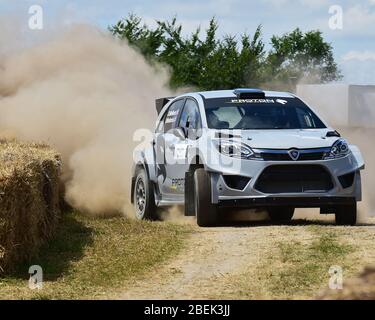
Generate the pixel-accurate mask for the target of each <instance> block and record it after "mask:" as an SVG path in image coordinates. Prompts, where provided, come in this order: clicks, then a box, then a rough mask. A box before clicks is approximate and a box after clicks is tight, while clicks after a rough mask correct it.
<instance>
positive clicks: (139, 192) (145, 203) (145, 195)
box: [133, 169, 156, 220]
mask: <svg viewBox="0 0 375 320" xmlns="http://www.w3.org/2000/svg"><path fill="white" fill-rule="evenodd" d="M133 197H134V207H135V216H136V218H137V219H138V220H155V218H156V205H155V197H154V187H153V185H152V183H151V182H150V181H149V179H148V176H147V173H146V171H145V170H144V169H139V170H138V171H137V177H136V179H135V184H134V193H133Z"/></svg>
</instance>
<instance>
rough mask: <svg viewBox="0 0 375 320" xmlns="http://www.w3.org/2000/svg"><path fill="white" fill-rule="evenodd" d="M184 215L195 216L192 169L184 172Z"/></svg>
mask: <svg viewBox="0 0 375 320" xmlns="http://www.w3.org/2000/svg"><path fill="white" fill-rule="evenodd" d="M185 216H195V204H194V171H192V170H191V171H188V172H186V173H185Z"/></svg>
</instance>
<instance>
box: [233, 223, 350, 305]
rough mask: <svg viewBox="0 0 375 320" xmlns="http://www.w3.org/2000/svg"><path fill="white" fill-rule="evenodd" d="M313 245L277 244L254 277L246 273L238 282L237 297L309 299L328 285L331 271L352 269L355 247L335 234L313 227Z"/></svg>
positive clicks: (236, 283) (236, 281)
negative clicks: (333, 269)
mask: <svg viewBox="0 0 375 320" xmlns="http://www.w3.org/2000/svg"><path fill="white" fill-rule="evenodd" d="M309 229H310V231H311V232H312V234H313V236H314V240H313V241H312V242H310V243H306V242H304V243H301V242H295V241H294V242H277V243H276V244H275V250H274V251H273V252H272V253H268V255H267V256H266V258H265V260H264V263H263V264H261V265H260V266H258V267H257V269H256V271H255V273H254V274H249V273H243V274H242V275H240V276H239V277H238V278H237V279H235V280H234V283H235V285H236V286H237V289H236V293H235V296H238V297H239V298H242V299H257V298H261V299H301V298H302V299H308V298H313V297H314V296H316V293H317V292H318V290H319V289H320V288H323V287H326V286H327V285H328V279H329V273H328V270H329V268H330V267H331V266H332V265H339V266H341V267H342V268H344V270H350V268H351V267H352V263H354V262H353V261H351V260H350V259H348V255H350V254H351V253H352V252H354V250H355V248H354V247H353V246H351V245H349V244H345V243H342V242H340V241H339V239H338V235H337V234H336V233H335V232H334V231H328V230H325V229H324V228H322V227H309Z"/></svg>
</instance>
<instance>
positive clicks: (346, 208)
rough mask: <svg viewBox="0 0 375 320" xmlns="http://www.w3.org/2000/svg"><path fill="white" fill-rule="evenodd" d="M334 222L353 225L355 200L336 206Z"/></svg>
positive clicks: (355, 208)
mask: <svg viewBox="0 0 375 320" xmlns="http://www.w3.org/2000/svg"><path fill="white" fill-rule="evenodd" d="M335 218H336V224H337V225H340V226H345V225H347V226H354V225H355V224H356V222H357V202H354V203H352V204H347V205H342V206H338V207H337V208H336V212H335Z"/></svg>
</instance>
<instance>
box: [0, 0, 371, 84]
mask: <svg viewBox="0 0 375 320" xmlns="http://www.w3.org/2000/svg"><path fill="white" fill-rule="evenodd" d="M35 4H37V5H40V6H41V7H42V8H43V22H44V28H43V30H45V31H47V32H48V29H53V28H56V26H57V25H58V26H61V25H62V26H65V25H69V24H71V23H75V22H88V23H91V24H95V25H97V26H99V27H101V28H104V29H106V28H107V27H108V26H109V25H112V24H114V23H116V22H117V21H118V20H120V19H121V18H124V17H126V16H127V15H128V14H129V13H135V14H137V15H139V16H140V17H142V18H143V19H144V21H145V22H146V23H147V24H149V25H151V26H152V25H155V20H165V19H171V18H173V17H174V16H177V18H178V21H179V22H180V23H181V24H182V26H183V30H184V33H186V34H188V33H191V32H193V31H194V30H195V29H196V27H197V26H201V28H202V29H203V30H204V29H205V28H206V27H207V25H208V22H209V20H210V19H211V18H212V17H213V16H215V17H216V19H217V20H218V22H219V25H220V27H219V31H218V32H219V35H221V36H223V35H225V34H232V35H241V34H242V33H244V32H247V33H250V34H252V33H253V32H254V30H255V29H256V27H257V26H258V25H259V24H261V25H262V26H263V38H264V41H265V43H266V44H268V45H269V42H270V38H271V36H272V35H282V34H283V33H286V32H289V31H291V30H293V29H295V28H296V27H299V28H301V29H302V30H303V31H308V30H317V29H319V30H321V31H322V32H323V36H324V38H325V39H326V40H327V41H328V42H330V43H331V44H332V46H333V49H334V55H335V59H336V61H337V62H338V64H339V67H340V68H341V70H342V73H343V75H344V80H343V81H344V82H345V83H351V84H375V0H359V1H355V0H344V1H338V0H336V1H335V0H334V1H332V0H259V1H251V0H247V1H245V0H188V1H183V0H75V1H70V0H0V27H2V28H3V29H4V30H6V23H7V21H10V20H12V21H13V20H14V18H13V17H15V16H17V19H18V20H17V21H18V22H19V23H21V24H24V25H27V23H28V19H29V17H30V14H29V12H28V11H29V8H30V6H32V5H35ZM341 12H342V15H341V16H342V19H340V13H341ZM336 18H338V20H337V19H336ZM1 20H3V21H1ZM340 21H342V23H340ZM4 26H5V27H4ZM4 30H3V32H2V33H4ZM43 30H38V31H37V32H39V33H40V32H43Z"/></svg>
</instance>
